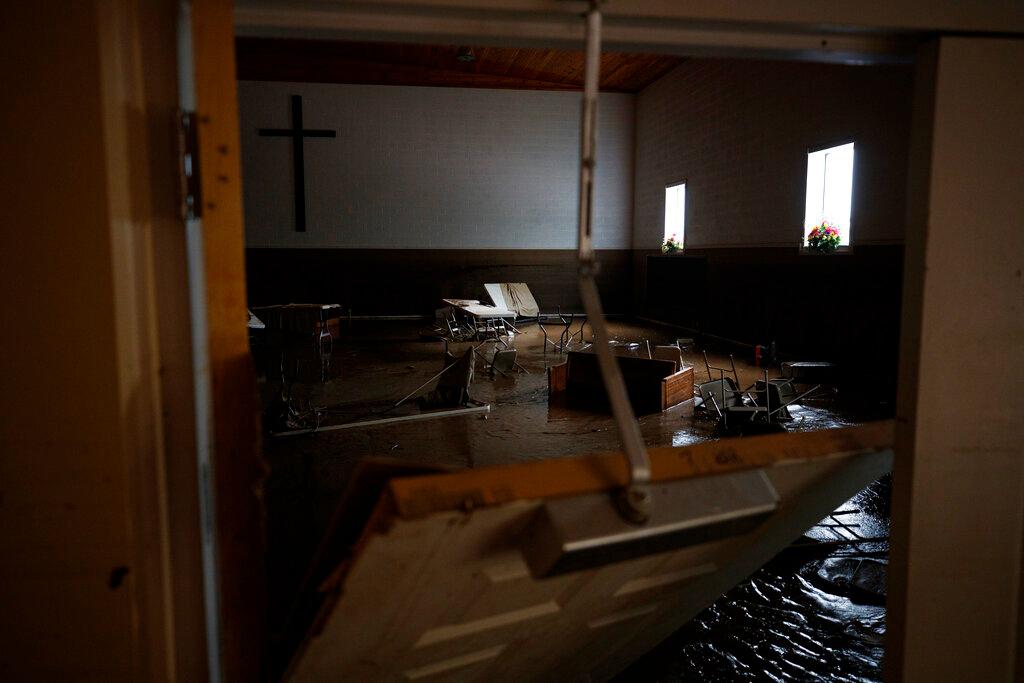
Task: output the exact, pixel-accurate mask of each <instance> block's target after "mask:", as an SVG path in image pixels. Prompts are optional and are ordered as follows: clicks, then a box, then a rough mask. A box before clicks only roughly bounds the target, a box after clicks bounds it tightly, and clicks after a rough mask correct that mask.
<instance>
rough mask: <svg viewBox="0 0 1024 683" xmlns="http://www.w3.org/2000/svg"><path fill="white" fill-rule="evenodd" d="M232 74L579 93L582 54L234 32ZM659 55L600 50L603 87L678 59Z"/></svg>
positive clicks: (635, 87) (642, 82)
mask: <svg viewBox="0 0 1024 683" xmlns="http://www.w3.org/2000/svg"><path fill="white" fill-rule="evenodd" d="M236 44H237V49H238V78H239V79H240V80H256V81H288V82H304V83H360V84H380V85H418V86H445V87H469V88H512V89H516V90H580V89H582V87H583V52H582V51H581V50H553V49H546V48H510V47H479V46H478V47H472V48H471V49H472V51H473V55H474V56H475V60H474V61H472V62H463V61H460V60H459V59H458V56H459V51H460V50H461V49H462V48H461V47H460V46H457V45H417V44H403V43H367V42H359V41H341V40H303V39H281V38H258V37H239V38H238V39H237V43H236ZM684 59H685V58H684V57H677V56H675V55H666V54H630V53H621V52H605V53H603V54H602V55H601V91H602V92H639V91H640V90H642V89H643V88H645V87H647V86H648V85H650V84H651V83H653V82H654V81H656V80H657V79H659V78H660V77H661V76H663V75H664V74H666V73H668V72H669V71H670V70H671V69H673V68H675V67H676V66H678V65H679V64H681V63H682V62H683V60H684Z"/></svg>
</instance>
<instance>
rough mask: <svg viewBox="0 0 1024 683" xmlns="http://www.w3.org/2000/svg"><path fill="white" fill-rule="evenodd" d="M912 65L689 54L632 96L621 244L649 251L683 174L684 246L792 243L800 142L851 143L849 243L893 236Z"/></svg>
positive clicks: (800, 210)
mask: <svg viewBox="0 0 1024 683" xmlns="http://www.w3.org/2000/svg"><path fill="white" fill-rule="evenodd" d="M912 88H913V71H912V69H911V68H910V67H908V66H888V67H878V66H873V67H865V66H835V65H827V64H804V63H799V62H769V61H748V60H726V59H701V60H690V61H687V62H685V63H683V64H682V65H680V66H678V67H676V69H674V70H673V71H671V72H670V73H669V74H668V75H666V76H664V77H663V78H661V79H659V80H657V81H655V82H654V83H653V84H651V85H650V86H648V87H647V88H646V89H644V90H643V91H641V93H640V94H639V96H638V99H637V117H636V119H637V142H636V211H635V215H634V224H635V232H634V237H633V246H634V248H636V249H657V248H658V247H659V246H660V245H661V241H662V234H663V230H664V217H665V214H664V211H665V186H666V185H669V184H672V183H677V182H680V181H683V180H685V181H686V238H685V246H686V247H708V248H713V247H759V246H786V247H794V248H795V247H796V246H797V245H798V244H799V242H800V239H801V238H802V236H803V220H804V199H805V193H806V178H807V151H808V149H809V148H819V147H825V146H828V145H830V144H833V143H834V144H839V143H843V142H850V141H853V142H854V143H856V148H855V160H854V180H853V185H854V188H853V212H852V213H853V215H852V217H851V222H852V226H853V229H852V232H851V235H852V240H853V244H854V245H862V244H887V243H893V242H900V241H902V239H903V231H904V227H903V226H904V221H905V216H904V215H905V212H906V180H905V179H906V174H907V158H908V157H907V155H908V142H907V141H908V136H909V132H910V100H911V94H912Z"/></svg>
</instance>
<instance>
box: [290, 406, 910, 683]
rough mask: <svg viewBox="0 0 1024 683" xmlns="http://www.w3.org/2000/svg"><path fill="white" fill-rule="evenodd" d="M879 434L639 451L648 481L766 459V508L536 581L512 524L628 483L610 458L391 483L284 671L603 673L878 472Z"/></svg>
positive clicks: (404, 676)
mask: <svg viewBox="0 0 1024 683" xmlns="http://www.w3.org/2000/svg"><path fill="white" fill-rule="evenodd" d="M891 435H892V424H891V423H880V424H873V425H865V426H863V427H856V428H851V429H843V430H832V431H826V432H812V433H807V434H799V435H779V436H767V437H758V438H748V439H742V440H730V441H720V442H715V443H708V444H700V445H698V446H691V447H686V448H677V449H672V448H662V449H651V456H652V465H653V472H654V478H655V480H656V481H673V480H680V479H684V478H692V477H700V476H705V475H719V476H727V477H728V476H734V475H731V474H729V473H734V472H738V471H741V470H751V469H757V468H763V472H764V476H765V477H767V480H768V481H769V482H770V483H771V486H772V487H773V488H774V490H775V491H776V492H777V493H778V499H779V500H778V508H777V510H776V512H774V513H773V514H771V515H770V516H769V517H768V518H767V519H766V520H765V521H763V522H761V523H760V524H759V525H758V526H757V527H756V528H755V529H753V530H752V531H749V532H747V533H743V534H742V535H737V536H731V537H726V538H718V539H715V540H712V541H710V542H705V543H698V544H695V545H690V546H688V547H684V548H679V549H677V550H669V551H665V552H659V553H657V554H651V555H647V556H643V557H638V558H636V559H629V560H625V561H622V562H616V563H613V564H607V565H604V566H601V567H597V568H586V569H582V570H580V571H574V572H570V573H566V574H562V575H559V576H555V577H552V578H547V579H540V580H538V579H534V578H533V577H532V576H531V574H530V571H529V569H528V567H527V565H526V563H525V561H524V559H523V554H522V543H523V532H524V530H525V529H526V528H527V527H528V526H529V525H530V524H531V522H532V521H533V520H534V519H535V518H536V516H537V515H538V514H540V513H541V511H542V510H543V509H544V506H545V504H546V503H545V499H548V498H553V497H558V498H560V499H562V500H565V499H566V498H567V497H569V496H572V495H578V494H594V493H598V492H602V491H604V492H611V491H612V490H614V489H616V488H617V487H619V486H621V485H622V484H623V483H625V477H626V466H625V460H624V458H623V456H622V455H621V454H610V455H606V456H595V457H586V458H571V459H563V460H549V461H542V462H537V463H528V464H523V465H514V466H509V467H503V468H488V469H481V470H470V471H464V472H458V473H451V474H436V475H433V474H428V475H424V476H413V477H400V478H397V479H392V480H391V481H390V483H389V484H388V486H387V488H386V490H385V491H386V492H385V494H384V495H382V496H380V498H379V500H378V501H377V505H376V509H375V510H374V512H373V514H372V515H371V516H370V519H369V521H368V523H367V524H366V526H365V529H364V531H363V533H362V537H361V538H360V540H359V541H358V543H357V544H356V546H355V549H354V551H353V554H352V557H351V559H349V560H347V561H342V562H341V563H340V564H339V565H338V566H337V568H336V570H335V572H334V576H333V577H332V578H331V580H329V581H325V582H323V586H322V588H323V590H324V591H325V595H324V601H323V603H322V607H321V610H320V618H319V619H318V620H317V625H316V626H315V627H314V629H313V631H312V632H311V634H310V637H309V638H308V639H307V641H306V643H305V646H304V647H303V648H300V652H299V653H298V655H297V656H296V658H295V659H294V660H293V664H292V667H291V669H290V677H291V678H292V679H293V680H300V681H323V680H353V681H356V680H358V681H407V680H446V681H448V680H454V681H475V680H480V681H495V680H514V681H549V680H583V679H589V680H607V679H608V678H610V677H611V676H613V675H614V674H615V673H617V672H618V671H620V670H621V669H622V668H623V667H624V666H626V665H628V663H629V662H630V661H632V660H633V659H635V658H636V657H638V656H640V655H641V654H643V653H644V652H646V651H647V650H649V649H650V648H651V647H653V646H654V645H655V644H657V643H658V642H659V641H660V640H661V639H662V638H664V637H665V636H667V635H668V634H669V633H671V632H672V631H674V630H675V629H676V628H678V627H679V626H680V625H682V624H683V623H685V622H686V621H687V620H689V619H690V618H692V617H693V616H694V615H695V614H696V613H697V612H699V611H700V610H701V609H703V608H704V607H706V606H707V605H708V604H710V603H711V602H712V601H713V600H714V599H715V598H716V597H717V596H718V595H720V594H721V593H723V592H725V591H726V590H728V589H729V588H731V587H732V586H733V585H735V584H736V583H738V582H739V581H741V580H742V579H743V578H745V577H746V576H748V575H749V574H751V573H752V572H753V571H755V570H756V569H757V568H758V567H759V566H761V565H762V564H763V563H764V562H766V561H767V560H768V559H770V558H771V557H772V556H773V555H774V554H775V553H776V552H778V550H780V549H781V548H782V547H785V546H786V545H787V544H789V543H790V542H791V541H792V540H794V539H795V538H796V537H798V536H799V535H800V534H801V533H802V532H803V531H804V530H806V529H807V528H809V527H810V526H811V525H813V524H814V523H815V522H817V521H818V520H820V519H821V518H822V517H824V516H825V515H826V514H827V513H828V512H830V511H832V510H833V509H834V508H835V507H836V506H837V505H838V504H840V503H841V502H843V501H844V500H846V499H848V498H849V497H850V496H852V495H853V494H855V493H856V492H857V491H859V490H860V489H861V488H863V487H864V486H865V485H866V484H868V483H870V482H871V481H873V480H874V479H875V478H877V477H878V476H880V475H881V474H883V473H884V472H886V471H887V470H888V469H889V467H890V465H891V453H890V452H888V451H887V450H885V449H888V448H889V447H891ZM427 492H429V493H427ZM610 504H611V498H610V497H609V505H610ZM364 509H365V506H364ZM364 514H365V513H364Z"/></svg>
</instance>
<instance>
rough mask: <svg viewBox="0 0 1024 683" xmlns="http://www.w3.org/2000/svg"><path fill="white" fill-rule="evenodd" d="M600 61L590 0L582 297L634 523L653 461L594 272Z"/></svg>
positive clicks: (646, 500) (596, 13)
mask: <svg viewBox="0 0 1024 683" xmlns="http://www.w3.org/2000/svg"><path fill="white" fill-rule="evenodd" d="M600 62H601V11H600V9H599V8H598V4H597V2H596V0H591V2H590V7H589V9H588V10H587V14H586V62H585V69H584V80H583V103H582V111H581V115H580V116H581V121H580V195H579V196H580V203H579V226H578V227H579V230H578V232H577V258H578V260H579V285H580V298H581V299H582V301H583V310H584V311H585V312H586V316H587V319H588V320H589V321H590V325H591V327H592V328H593V329H594V335H595V337H596V340H595V344H594V348H595V350H596V351H597V361H598V366H599V367H600V369H601V378H602V380H603V381H604V385H605V390H606V391H607V392H608V402H609V403H610V404H611V408H612V415H614V417H615V423H616V425H617V426H618V429H619V437H620V439H621V440H622V446H623V450H624V451H625V452H626V458H627V460H628V461H629V485H628V486H627V488H626V490H625V492H624V493H625V495H624V496H622V497H621V498H620V506H619V508H620V512H621V513H622V514H623V516H624V517H626V518H627V519H628V520H629V521H631V522H634V523H643V522H646V521H647V519H648V518H649V517H650V512H649V506H650V494H649V492H648V491H647V490H646V484H648V483H649V482H650V480H651V463H650V459H649V458H648V457H647V450H646V449H645V448H644V442H643V437H642V435H641V434H640V427H639V425H638V424H637V421H636V417H635V415H634V414H633V407H632V405H630V403H629V396H628V395H627V393H626V383H625V381H624V380H623V378H622V371H621V370H620V369H619V364H618V362H617V361H616V360H615V357H614V356H613V355H612V351H611V348H610V347H609V346H608V342H609V339H610V337H609V334H608V327H607V324H606V321H605V319H604V312H603V310H602V308H601V297H600V294H599V293H598V290H597V283H596V282H595V280H594V275H595V272H596V270H597V263H596V262H595V259H594V244H593V235H592V228H593V225H592V217H593V202H594V195H593V191H594V167H595V161H596V150H597V94H598V76H599V75H600V74H599V72H600Z"/></svg>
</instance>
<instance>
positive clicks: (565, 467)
mask: <svg viewBox="0 0 1024 683" xmlns="http://www.w3.org/2000/svg"><path fill="white" fill-rule="evenodd" d="M893 433H894V423H893V421H892V420H885V421H881V422H870V423H868V424H864V425H860V426H857V427H846V428H843V429H827V430H822V431H817V432H803V433H797V434H771V435H767V436H758V437H745V438H736V439H723V440H721V441H710V442H707V443H700V444H694V445H692V446H684V447H681V448H674V447H661V448H649V449H648V450H647V453H648V455H649V456H650V458H651V472H652V480H653V481H655V482H658V481H670V480H674V479H684V478H687V477H700V476H708V475H713V474H724V473H726V472H736V471H739V470H745V469H752V468H755V467H766V466H770V465H776V464H779V463H783V462H786V461H791V460H805V459H813V458H826V457H838V456H843V455H848V454H850V453H856V452H860V451H877V450H883V449H887V448H892V447H893ZM628 480H629V479H628V466H627V463H626V458H625V456H624V455H623V454H622V453H604V454H599V455H590V456H584V457H579V458H558V459H551V460H539V461H536V462H526V463H518V464H515V465H506V466H503V467H488V468H483V469H476V470H466V471H463V472H457V473H454V474H438V475H427V476H420V477H411V478H399V479H393V480H391V481H390V482H389V484H388V490H389V492H390V494H391V497H392V499H393V501H394V505H395V510H396V511H397V513H398V515H399V516H402V517H410V518H411V517H420V516H424V515H429V514H431V513H434V512H441V511H446V510H457V509H472V508H475V507H480V506H485V505H500V504H502V503H508V502H511V501H514V500H531V499H537V498H552V497H557V496H570V495H577V494H581V493H593V492H597V491H608V490H613V489H616V488H620V487H622V486H624V485H625V484H626V483H627V482H628Z"/></svg>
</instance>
